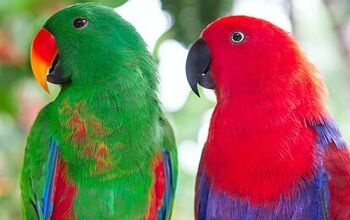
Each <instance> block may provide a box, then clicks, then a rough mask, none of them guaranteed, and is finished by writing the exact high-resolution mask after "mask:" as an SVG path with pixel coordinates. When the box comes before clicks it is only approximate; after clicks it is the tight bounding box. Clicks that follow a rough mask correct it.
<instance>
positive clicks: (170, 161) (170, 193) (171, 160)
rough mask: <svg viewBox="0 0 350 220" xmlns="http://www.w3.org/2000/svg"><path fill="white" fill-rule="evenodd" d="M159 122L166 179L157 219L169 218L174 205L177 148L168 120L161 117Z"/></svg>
mask: <svg viewBox="0 0 350 220" xmlns="http://www.w3.org/2000/svg"><path fill="white" fill-rule="evenodd" d="M160 123H161V126H162V128H163V134H164V141H163V153H162V154H163V163H164V170H165V180H166V181H165V193H164V198H163V205H162V208H161V209H159V210H158V215H157V216H158V219H170V216H171V213H172V209H173V205H174V197H175V191H176V183H177V175H178V161H177V150H176V143H175V137H174V133H173V130H172V128H171V126H170V124H169V122H168V121H167V120H166V119H165V118H164V117H161V119H160Z"/></svg>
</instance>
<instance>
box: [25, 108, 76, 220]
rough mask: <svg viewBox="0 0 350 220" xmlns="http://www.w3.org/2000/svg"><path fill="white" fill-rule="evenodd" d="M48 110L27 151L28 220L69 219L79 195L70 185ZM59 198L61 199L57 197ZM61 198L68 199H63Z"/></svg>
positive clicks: (26, 210)
mask: <svg viewBox="0 0 350 220" xmlns="http://www.w3.org/2000/svg"><path fill="white" fill-rule="evenodd" d="M46 110H47V108H45V109H43V111H41V113H40V114H39V116H38V117H37V119H36V121H35V123H34V125H33V127H32V130H31V132H30V135H29V137H28V142H27V146H26V150H25V157H24V164H23V169H22V177H21V190H22V212H23V216H24V217H26V218H27V219H40V220H44V219H45V220H48V219H57V218H58V219H59V217H60V216H63V215H64V216H67V214H69V208H70V207H71V204H72V200H73V197H74V195H75V191H76V189H75V187H74V186H73V185H72V184H70V183H69V184H68V181H67V177H66V169H65V165H64V164H63V162H62V161H61V160H60V157H59V151H58V143H57V141H56V140H55V139H54V138H53V137H50V136H51V134H50V132H49V129H48V128H49V123H48V121H47V118H48V117H47V114H46V112H47V111H46ZM56 194H60V196H58V197H55V195H56ZM61 196H65V199H64V200H61V199H59V198H60V197H61ZM54 204H55V209H54V208H53V207H54Z"/></svg>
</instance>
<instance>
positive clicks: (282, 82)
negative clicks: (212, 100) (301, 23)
mask: <svg viewBox="0 0 350 220" xmlns="http://www.w3.org/2000/svg"><path fill="white" fill-rule="evenodd" d="M309 70H312V71H314V68H313V66H312V64H310V63H309V62H308V61H307V59H306V58H305V56H304V55H303V52H302V51H301V49H300V47H299V46H298V45H297V43H296V41H295V40H294V39H293V37H292V36H291V35H290V34H289V33H287V32H285V31H283V30H282V29H280V28H279V27H277V26H275V25H273V24H271V23H270V22H267V21H265V20H262V19H258V18H252V17H248V16H227V17H223V18H220V19H218V20H216V21H214V22H213V23H212V24H210V25H209V26H208V27H207V28H206V29H205V30H204V31H203V32H202V36H201V38H200V39H198V40H197V41H196V42H195V43H194V44H193V45H192V47H191V48H190V51H189V54H188V57H187V62H186V74H187V79H188V82H189V84H190V86H191V88H192V90H193V91H194V92H195V93H196V94H197V95H198V96H199V93H198V88H197V84H199V85H201V86H203V87H205V88H208V89H215V91H216V94H217V96H218V97H220V96H225V97H238V96H240V95H242V94H248V95H252V94H254V95H256V94H264V95H267V96H268V95H270V94H272V93H274V92H276V90H278V88H293V86H292V85H291V84H293V83H296V82H298V83H299V82H300V83H304V85H306V83H307V82H308V80H304V79H306V78H308V77H309V78H310V79H311V78H313V77H314V75H312V74H311V75H309V76H308V74H309V73H310V71H309ZM314 72H316V71H314ZM311 80H313V79H311ZM316 81H317V80H316ZM293 92H296V91H293Z"/></svg>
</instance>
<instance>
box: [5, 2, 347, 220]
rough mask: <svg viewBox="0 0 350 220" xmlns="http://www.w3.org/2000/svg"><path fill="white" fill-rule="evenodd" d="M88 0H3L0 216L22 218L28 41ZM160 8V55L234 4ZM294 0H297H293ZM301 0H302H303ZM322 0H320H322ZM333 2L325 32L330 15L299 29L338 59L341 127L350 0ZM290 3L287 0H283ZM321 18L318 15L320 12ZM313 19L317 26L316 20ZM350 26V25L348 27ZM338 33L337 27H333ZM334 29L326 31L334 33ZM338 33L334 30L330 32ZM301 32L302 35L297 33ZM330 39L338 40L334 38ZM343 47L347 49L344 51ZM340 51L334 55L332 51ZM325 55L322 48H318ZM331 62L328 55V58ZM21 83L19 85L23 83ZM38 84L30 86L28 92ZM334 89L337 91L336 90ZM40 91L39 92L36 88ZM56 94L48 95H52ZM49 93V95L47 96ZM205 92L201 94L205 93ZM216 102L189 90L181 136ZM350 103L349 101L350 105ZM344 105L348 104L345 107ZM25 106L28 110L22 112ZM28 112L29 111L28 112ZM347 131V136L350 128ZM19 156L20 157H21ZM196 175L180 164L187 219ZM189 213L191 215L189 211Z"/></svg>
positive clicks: (194, 129)
mask: <svg viewBox="0 0 350 220" xmlns="http://www.w3.org/2000/svg"><path fill="white" fill-rule="evenodd" d="M87 1H88V0H51V1H48V0H0V219H19V218H20V207H19V204H20V199H19V187H18V179H19V173H20V168H21V164H22V162H21V160H22V157H23V148H24V146H25V137H26V135H27V132H28V130H27V129H28V127H27V128H25V126H23V124H22V123H23V122H21V120H22V119H21V118H22V117H28V116H27V115H26V114H28V112H26V111H28V110H27V109H24V110H23V106H22V105H23V102H21V100H20V99H19V96H20V95H19V90H24V89H23V88H22V87H23V82H28V81H30V80H28V79H33V77H32V75H31V69H30V64H29V49H30V43H31V40H32V38H33V36H34V35H35V33H36V32H37V30H38V29H39V28H40V26H41V25H42V24H43V23H44V22H45V20H46V19H47V18H48V17H49V16H50V15H51V14H53V13H54V12H55V11H57V10H59V9H60V8H62V7H65V6H67V5H70V4H74V3H77V2H87ZM140 1H144V0H140ZM150 1H153V0H150ZM160 1H161V3H162V9H163V10H164V11H166V12H167V13H169V14H170V16H171V18H172V26H171V28H170V29H169V30H168V31H166V32H165V33H164V34H163V35H161V36H160V37H159V39H158V42H157V44H156V46H155V48H154V51H153V53H154V57H155V58H158V49H159V47H160V45H161V44H162V43H163V42H164V41H165V40H168V39H174V40H176V41H178V42H180V43H181V44H183V45H184V46H186V47H187V46H189V45H190V44H191V43H192V42H193V41H194V40H195V39H196V38H198V36H199V35H200V32H201V31H202V30H203V28H204V27H205V26H206V25H207V24H209V23H210V22H211V21H213V20H215V19H216V18H218V17H220V16H222V15H226V14H230V13H231V12H232V7H233V6H234V3H235V2H234V1H233V0H160ZM243 1H244V0H243ZM290 1H294V0H290ZM299 1H300V0H299ZM320 1H321V0H320ZM322 1H323V2H326V1H327V2H329V3H330V5H331V7H332V8H333V10H335V11H336V13H335V15H336V18H335V19H333V20H334V21H336V22H337V23H336V24H333V26H334V27H337V28H338V29H337V28H334V29H332V30H330V29H329V28H328V29H326V28H325V29H323V30H322V31H323V33H325V34H324V35H322V36H316V37H313V36H312V33H311V32H312V31H314V29H313V27H315V24H317V25H318V26H322V27H325V26H327V25H326V24H327V22H329V20H332V19H331V18H332V17H330V18H326V20H321V21H320V20H317V21H316V22H313V23H311V24H310V25H311V26H303V24H305V23H308V22H307V21H305V20H304V19H303V18H296V19H295V20H296V21H297V22H296V25H297V26H298V27H297V28H296V30H297V31H298V32H299V31H300V32H301V33H300V34H299V33H298V35H300V37H301V39H302V40H303V41H305V39H303V37H305V36H306V35H308V34H309V35H310V36H312V37H310V38H312V41H313V47H315V45H317V43H319V44H320V45H321V46H322V45H325V44H326V43H327V45H328V46H330V47H332V48H333V50H332V51H330V50H327V55H328V54H329V57H331V58H332V59H333V60H336V62H338V63H336V64H337V67H335V68H333V69H332V70H330V71H329V74H328V75H327V76H326V77H327V80H326V82H327V85H328V86H329V88H330V95H331V101H330V102H329V106H330V109H331V111H332V112H333V113H334V115H335V118H336V119H337V121H339V122H340V121H341V122H342V123H340V127H341V128H342V130H343V131H344V132H345V131H346V128H349V129H350V123H347V122H349V121H350V119H349V114H348V111H347V110H346V107H345V105H342V104H339V103H345V102H347V101H346V100H348V101H349V103H350V96H349V88H350V86H349V84H350V75H346V74H344V73H346V72H348V73H349V70H346V67H345V66H346V62H345V61H346V56H345V54H344V52H346V50H345V49H344V45H340V49H342V50H339V51H337V49H334V45H335V44H337V43H338V42H339V40H336V39H337V37H335V36H341V35H339V33H337V30H343V29H345V27H346V26H349V27H350V20H349V19H348V18H349V14H350V0H322ZM95 2H100V3H102V4H105V5H109V6H111V7H118V6H120V5H122V4H123V3H125V2H127V0H95ZM285 2H286V3H288V1H285ZM236 3H238V1H237V2H236ZM318 19H319V18H318ZM312 25H313V26H312ZM349 30H350V28H349ZM332 31H333V32H334V33H333V32H332ZM330 32H332V33H331V34H326V33H330ZM349 33H350V31H349V32H347V33H345V32H344V33H343V34H344V35H342V36H343V37H344V36H345V38H347V39H350V38H349V36H350V34H349ZM328 35H335V36H328ZM298 37H299V36H298ZM329 39H332V40H333V41H334V42H332V41H330V40H329ZM341 53H343V54H341ZM334 54H337V55H336V56H333V55H334ZM319 55H320V56H322V54H319ZM329 62H330V61H329ZM19 88H21V89H19ZM33 90H34V89H33V88H31V90H29V91H30V93H31V92H33V93H35V91H33ZM334 94H335V95H334ZM36 95H37V94H36ZM53 96H54V95H52V96H50V97H49V98H50V99H51V98H52V97H53ZM45 97H46V99H48V98H47V96H45ZM202 97H203V96H202ZM213 105H214V102H213V101H210V100H208V99H206V98H205V97H204V98H202V99H198V98H197V97H196V96H195V95H194V94H193V93H191V94H190V95H189V96H188V98H187V101H186V103H185V105H184V106H183V107H182V108H181V110H179V111H176V112H170V113H168V116H169V118H170V119H171V121H172V122H173V125H174V127H175V130H176V136H177V142H178V143H181V142H182V141H183V140H197V136H198V130H199V129H200V126H201V122H202V120H203V113H205V112H207V111H208V109H210V108H212V107H213ZM349 106H350V105H348V107H349ZM344 108H345V109H344ZM23 111H24V112H23ZM24 113H26V114H24ZM345 135H346V136H347V137H348V138H349V137H350V136H349V134H348V132H347V133H345ZM19 158H20V159H19ZM193 185H194V176H193V175H191V174H189V173H186V172H184V170H181V169H180V176H179V184H178V196H177V198H176V203H175V211H174V218H175V219H181V220H182V219H189V218H191V217H192V216H191V213H192V212H193V194H194V190H193V188H194V186H193ZM189 215H190V216H191V217H189Z"/></svg>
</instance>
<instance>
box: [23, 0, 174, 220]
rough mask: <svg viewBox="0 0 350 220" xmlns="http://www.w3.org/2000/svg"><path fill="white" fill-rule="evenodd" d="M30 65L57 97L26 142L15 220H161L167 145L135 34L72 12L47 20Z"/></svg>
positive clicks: (101, 16) (147, 58)
mask: <svg viewBox="0 0 350 220" xmlns="http://www.w3.org/2000/svg"><path fill="white" fill-rule="evenodd" d="M30 57H31V65H32V69H33V73H34V75H35V77H36V79H37V80H38V82H39V84H40V85H41V86H42V87H43V88H44V89H45V90H46V91H48V92H49V90H48V86H47V81H48V82H51V83H54V84H59V85H61V91H60V93H59V95H58V96H57V98H56V99H55V100H54V101H53V102H51V103H49V104H48V105H47V106H45V107H44V108H43V109H42V110H41V111H40V113H39V115H38V116H37V118H36V120H35V122H34V125H33V127H32V129H31V131H30V134H29V137H28V140H27V146H26V150H25V156H24V165H23V170H22V177H21V199H22V213H23V217H24V219H40V220H48V219H118V220H120V219H127V220H129V219H170V216H171V212H172V207H173V202H174V194H175V188H176V182H177V173H178V170H177V167H178V164H177V151H176V144H175V140H174V135H173V131H172V128H171V127H170V125H169V123H168V121H167V120H166V118H165V117H164V114H163V112H162V110H161V107H160V101H159V100H158V97H157V83H158V78H157V71H156V66H155V63H154V61H153V60H152V57H151V55H150V53H149V52H148V51H147V47H146V44H145V42H144V41H143V40H142V38H141V37H140V35H139V34H138V33H137V32H136V30H135V28H134V27H133V26H132V25H130V24H129V23H128V22H126V21H125V20H123V19H122V18H121V17H120V16H119V15H118V14H116V13H115V12H114V11H113V9H112V8H109V7H105V6H103V5H99V4H93V3H84V4H76V5H73V6H70V7H67V8H65V9H63V10H61V11H59V12H57V13H56V14H54V15H53V16H52V17H51V18H49V19H48V21H47V22H46V23H45V25H44V27H43V28H42V29H41V30H40V31H39V32H38V34H37V35H36V37H35V38H34V40H33V43H32V48H31V54H30ZM47 73H48V75H47Z"/></svg>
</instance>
